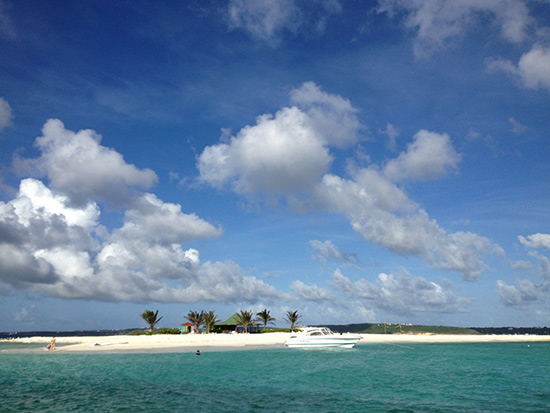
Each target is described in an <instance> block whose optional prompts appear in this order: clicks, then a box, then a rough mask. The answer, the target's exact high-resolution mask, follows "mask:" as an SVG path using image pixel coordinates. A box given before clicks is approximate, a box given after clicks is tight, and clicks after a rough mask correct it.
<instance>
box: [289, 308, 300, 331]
mask: <svg viewBox="0 0 550 413" xmlns="http://www.w3.org/2000/svg"><path fill="white" fill-rule="evenodd" d="M300 318H302V316H301V315H299V314H298V311H290V310H289V311H287V312H286V317H285V321H287V322H288V323H289V324H290V330H291V331H294V324H296V323H297V322H298V320H299V319H300Z"/></svg>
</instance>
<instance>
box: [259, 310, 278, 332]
mask: <svg viewBox="0 0 550 413" xmlns="http://www.w3.org/2000/svg"><path fill="white" fill-rule="evenodd" d="M256 315H257V316H258V318H257V320H258V321H262V322H263V323H264V329H265V328H266V327H267V325H268V324H269V323H271V324H275V323H274V322H273V321H277V319H275V318H273V317H271V315H270V314H269V311H268V309H267V308H266V309H265V310H263V311H260V312H259V313H256Z"/></svg>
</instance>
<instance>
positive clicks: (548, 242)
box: [518, 233, 550, 248]
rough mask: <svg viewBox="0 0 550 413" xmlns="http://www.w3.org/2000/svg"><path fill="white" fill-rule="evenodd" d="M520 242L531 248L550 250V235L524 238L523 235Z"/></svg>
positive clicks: (534, 235)
mask: <svg viewBox="0 0 550 413" xmlns="http://www.w3.org/2000/svg"><path fill="white" fill-rule="evenodd" d="M518 240H519V242H521V243H522V244H523V245H525V246H526V247H529V248H540V247H545V248H550V234H540V233H537V234H532V235H528V236H527V237H524V236H522V235H520V236H518Z"/></svg>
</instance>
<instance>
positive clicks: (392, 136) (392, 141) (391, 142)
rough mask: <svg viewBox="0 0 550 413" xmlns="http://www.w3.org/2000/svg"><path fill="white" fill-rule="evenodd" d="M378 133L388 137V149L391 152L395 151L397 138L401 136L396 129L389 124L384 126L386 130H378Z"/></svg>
mask: <svg viewBox="0 0 550 413" xmlns="http://www.w3.org/2000/svg"><path fill="white" fill-rule="evenodd" d="M378 132H379V133H381V134H383V135H386V136H387V137H388V148H390V150H391V151H396V150H397V138H398V137H399V135H400V134H401V132H400V131H399V129H398V128H396V127H395V126H394V125H392V124H391V123H390V122H388V123H387V124H386V129H384V130H381V129H380V130H379V131H378Z"/></svg>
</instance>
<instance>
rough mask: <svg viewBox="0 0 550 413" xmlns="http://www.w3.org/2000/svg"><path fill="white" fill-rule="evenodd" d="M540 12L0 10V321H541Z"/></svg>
mask: <svg viewBox="0 0 550 413" xmlns="http://www.w3.org/2000/svg"><path fill="white" fill-rule="evenodd" d="M549 155H550V3H548V2H546V1H537V0H525V1H521V0H461V1H454V0H448V1H447V0H411V1H408V2H400V1H396V0H378V1H358V0H324V1H323V0H318V1H306V0H278V1H276V0H265V1H254V0H227V1H203V0H200V1H199V0H195V1H186V2H177V1H159V2H149V1H142V0H133V1H117V2H112V1H103V0H98V1H93V2H90V1H78V0H77V1H74V0H70V1H63V0H56V1H44V0H40V1H38V0H36V1H35V0H26V1H15V0H0V311H1V312H2V313H3V314H4V317H2V321H1V322H0V331H33V330H66V331H69V330H77V329H86V330H88V329H119V328H134V327H146V325H145V323H144V322H143V320H142V319H141V317H140V314H141V313H142V312H143V311H144V310H145V309H150V310H159V316H163V319H162V320H161V322H160V323H159V324H158V326H159V327H178V326H179V325H180V323H183V322H185V321H187V320H185V318H184V317H185V315H186V314H187V313H189V311H200V310H205V311H210V310H213V311H215V312H216V313H217V314H218V316H219V318H220V319H222V320H225V319H226V318H228V317H229V316H231V315H232V314H233V313H234V312H235V311H240V310H251V311H254V312H259V311H261V310H263V309H268V310H269V311H270V313H271V315H272V316H273V317H275V318H276V319H277V321H276V325H278V326H281V327H284V326H287V323H286V322H285V321H284V317H285V314H286V312H287V311H295V310H296V311H298V313H299V314H300V315H301V316H302V318H301V319H300V322H301V323H303V324H348V323H382V322H388V323H399V322H401V323H413V324H424V325H453V326H548V325H550V162H549Z"/></svg>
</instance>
